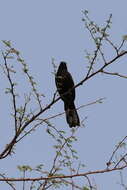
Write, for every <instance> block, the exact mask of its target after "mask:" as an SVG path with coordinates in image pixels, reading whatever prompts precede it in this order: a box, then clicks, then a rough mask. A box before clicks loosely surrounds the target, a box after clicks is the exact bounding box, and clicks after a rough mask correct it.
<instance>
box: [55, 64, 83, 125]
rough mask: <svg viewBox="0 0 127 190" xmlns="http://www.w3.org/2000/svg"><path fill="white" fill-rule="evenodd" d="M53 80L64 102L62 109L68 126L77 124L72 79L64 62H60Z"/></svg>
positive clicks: (78, 123) (77, 118) (78, 122)
mask: <svg viewBox="0 0 127 190" xmlns="http://www.w3.org/2000/svg"><path fill="white" fill-rule="evenodd" d="M55 82H56V87H57V90H58V92H59V95H60V97H61V99H62V100H63V102H64V110H65V112H66V120H67V123H68V124H69V127H75V126H79V125H80V121H79V117H78V113H77V110H76V108H75V104H74V100H75V89H74V88H73V87H74V81H73V78H72V76H71V74H70V73H69V72H68V70H67V65H66V63H65V62H61V63H60V65H59V68H58V70H57V73H56V76H55ZM72 88H73V89H72ZM71 89H72V90H71Z"/></svg>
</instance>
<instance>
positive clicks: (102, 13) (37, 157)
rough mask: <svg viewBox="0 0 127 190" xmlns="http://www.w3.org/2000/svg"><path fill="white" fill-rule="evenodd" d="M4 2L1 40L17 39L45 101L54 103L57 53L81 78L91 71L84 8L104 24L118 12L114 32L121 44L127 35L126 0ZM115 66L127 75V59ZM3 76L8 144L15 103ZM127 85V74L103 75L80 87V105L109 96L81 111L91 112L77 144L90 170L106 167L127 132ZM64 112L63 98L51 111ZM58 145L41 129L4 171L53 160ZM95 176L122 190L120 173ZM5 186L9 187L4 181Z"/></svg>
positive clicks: (2, 135) (101, 184) (101, 185)
mask: <svg viewBox="0 0 127 190" xmlns="http://www.w3.org/2000/svg"><path fill="white" fill-rule="evenodd" d="M0 2H1V5H0V24H1V29H0V33H1V39H5V40H11V41H12V42H13V44H14V46H15V48H17V49H19V50H20V51H21V53H22V56H23V58H24V59H25V61H26V62H27V64H28V65H29V68H30V70H31V73H32V74H33V76H35V78H36V81H37V82H38V83H39V90H40V91H41V92H42V93H44V94H45V95H46V98H45V99H44V103H45V104H46V103H49V102H50V100H51V98H52V96H53V93H54V92H55V89H56V87H55V83H54V76H53V74H52V73H51V72H52V71H53V68H52V65H51V60H52V58H55V62H56V63H57V64H58V63H59V62H60V61H61V60H64V61H66V62H67V63H68V68H69V71H70V72H71V73H72V75H73V77H74V79H75V83H77V82H79V81H80V80H81V79H83V77H84V75H85V72H86V64H85V63H86V59H85V52H84V50H86V49H87V50H92V48H93V44H92V42H91V40H90V38H89V35H88V33H87V31H86V30H85V28H84V24H83V22H82V21H81V20H82V17H83V14H82V10H85V9H87V10H88V11H89V13H90V16H91V18H92V19H93V20H95V21H96V22H97V23H99V24H103V23H104V22H105V20H107V18H108V16H109V14H110V13H112V14H113V19H112V21H113V24H112V29H111V32H110V33H111V38H112V39H113V41H114V42H115V43H117V42H120V40H121V37H122V35H125V34H127V23H126V19H127V11H126V9H127V1H126V0H123V1H116V0H107V1H102V0H94V1H92V0H78V1H76V0H75V1H74V0H53V1H50V0H36V1H35V0H33V1H30V0H27V1H26V0H22V1H19V0H13V1H7V0H4V1H2V0H1V1H0ZM1 48H3V46H2V45H1ZM106 55H107V57H108V56H109V57H112V55H113V53H112V52H111V51H110V50H106ZM1 62H2V61H1ZM113 69H114V70H113ZM112 70H113V71H119V70H120V71H121V73H124V74H126V70H127V66H126V59H125V58H122V59H121V61H119V62H117V63H116V65H115V66H113V67H112ZM1 81H2V83H1V84H3V85H1V87H0V91H1V94H2V101H1V100H0V102H1V105H2V109H3V110H2V111H3V113H2V114H3V120H2V124H1V131H0V139H1V143H2V146H3V145H4V143H8V141H7V139H8V138H9V137H10V136H11V134H12V133H11V132H12V130H11V129H12V128H11V127H12V126H10V125H9V121H10V120H9V118H7V117H6V116H5V115H6V113H7V110H8V107H9V106H10V103H9V106H8V105H7V104H6V103H8V102H9V101H8V100H6V101H5V98H4V97H3V95H4V93H3V89H4V88H5V85H6V83H5V79H4V76H3V75H1ZM126 86H127V80H126V79H120V78H115V77H110V76H101V75H99V76H96V77H95V78H93V79H92V80H90V81H88V82H87V83H86V84H85V85H83V86H81V87H79V88H78V89H77V90H76V92H77V98H76V105H77V106H80V105H82V104H87V103H89V102H91V101H93V100H96V99H98V98H101V97H106V100H105V101H104V103H103V104H100V105H93V106H91V107H86V108H84V109H82V110H80V111H79V115H80V118H81V119H83V118H84V117H86V116H87V117H88V119H87V121H86V128H84V129H80V130H79V131H78V134H77V136H78V139H79V140H78V142H77V144H76V145H75V147H76V148H77V149H78V152H79V156H80V157H81V161H82V162H84V163H85V164H86V165H87V169H86V170H93V169H104V168H105V167H106V165H105V163H106V162H107V161H108V159H109V157H110V155H111V153H112V150H113V149H114V146H115V144H116V143H117V142H119V140H121V139H122V138H123V137H124V136H126V131H127V129H126V123H127V117H126V107H127V105H126V104H127V101H126V97H127V91H126ZM22 88H23V86H22ZM3 100H4V101H3ZM62 111H63V104H62V103H61V102H60V101H59V102H57V103H56V105H54V107H53V108H52V109H51V110H50V111H49V112H47V113H46V115H48V114H50V113H51V114H53V113H59V112H62ZM61 121H62V124H61ZM53 122H54V124H56V126H57V127H58V128H59V125H60V128H61V129H62V128H63V129H65V130H66V131H67V133H69V132H70V129H69V128H68V125H67V124H66V122H65V119H64V118H62V119H61V118H57V120H56V121H53ZM52 144H53V141H52V139H51V138H50V137H48V135H46V133H45V127H44V128H43V127H41V128H39V129H38V130H37V131H36V132H35V133H34V134H33V135H31V136H29V137H27V138H26V139H25V140H24V141H22V142H21V143H19V144H18V145H17V147H16V154H15V155H13V156H12V157H8V158H6V159H4V160H2V161H1V162H0V168H1V170H0V172H7V173H8V175H9V176H10V177H15V176H18V175H19V173H18V172H16V166H17V165H22V164H31V165H32V166H36V165H37V164H39V163H43V162H44V163H47V164H49V163H50V162H51V160H52V158H53V155H54V152H53V149H52V148H51V147H52ZM45 145H46V147H45ZM0 148H1V146H0ZM116 174H117V175H116ZM94 180H95V182H96V184H97V186H98V190H107V189H115V190H122V187H121V186H119V185H118V183H119V176H118V172H114V173H110V174H100V175H97V176H94ZM2 187H3V188H5V186H4V185H2ZM7 188H8V187H6V190H7ZM8 190H9V188H8ZM17 190H18V189H17ZM19 190H20V189H19Z"/></svg>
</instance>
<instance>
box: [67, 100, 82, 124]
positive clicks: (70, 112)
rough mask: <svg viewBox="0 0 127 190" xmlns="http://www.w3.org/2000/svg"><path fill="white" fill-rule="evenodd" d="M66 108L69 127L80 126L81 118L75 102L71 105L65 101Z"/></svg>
mask: <svg viewBox="0 0 127 190" xmlns="http://www.w3.org/2000/svg"><path fill="white" fill-rule="evenodd" d="M64 109H65V112H66V120H67V123H68V124H69V127H76V126H79V125H80V120H79V116H78V113H77V110H76V108H75V104H74V102H73V103H71V104H69V105H68V104H66V103H64Z"/></svg>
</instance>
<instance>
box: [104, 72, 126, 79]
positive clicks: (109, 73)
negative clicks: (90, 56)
mask: <svg viewBox="0 0 127 190" xmlns="http://www.w3.org/2000/svg"><path fill="white" fill-rule="evenodd" d="M102 73H104V74H107V75H114V76H118V77H121V78H125V79H127V76H125V75H121V74H119V73H112V72H107V71H103V70H102Z"/></svg>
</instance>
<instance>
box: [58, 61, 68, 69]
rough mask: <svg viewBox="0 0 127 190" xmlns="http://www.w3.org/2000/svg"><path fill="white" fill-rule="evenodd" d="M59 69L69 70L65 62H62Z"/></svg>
mask: <svg viewBox="0 0 127 190" xmlns="http://www.w3.org/2000/svg"><path fill="white" fill-rule="evenodd" d="M59 69H60V70H67V64H66V63H65V62H64V61H61V62H60V65H59Z"/></svg>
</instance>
